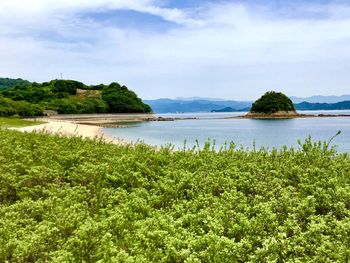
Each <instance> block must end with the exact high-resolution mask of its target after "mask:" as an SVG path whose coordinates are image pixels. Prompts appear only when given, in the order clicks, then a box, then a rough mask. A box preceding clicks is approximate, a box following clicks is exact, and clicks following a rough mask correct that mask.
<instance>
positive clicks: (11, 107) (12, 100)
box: [0, 78, 152, 117]
mask: <svg viewBox="0 0 350 263" xmlns="http://www.w3.org/2000/svg"><path fill="white" fill-rule="evenodd" d="M1 85H2V86H1ZM48 110H49V111H55V112H57V113H60V114H80V113H147V112H151V111H152V110H151V108H150V107H149V106H148V105H147V104H144V103H143V102H142V100H141V99H140V98H139V97H137V95H136V94H135V93H134V92H133V91H131V90H129V89H128V88H127V87H126V86H121V85H120V84H119V83H116V82H114V83H111V84H110V85H103V84H100V85H96V86H87V85H85V84H83V83H81V82H78V81H74V80H52V81H50V82H44V83H41V84H39V83H35V82H34V83H30V82H28V81H23V80H11V79H1V78H0V116H4V117H7V116H12V115H20V116H41V115H44V113H45V111H48Z"/></svg>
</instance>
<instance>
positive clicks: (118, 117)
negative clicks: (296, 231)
mask: <svg viewBox="0 0 350 263" xmlns="http://www.w3.org/2000/svg"><path fill="white" fill-rule="evenodd" d="M337 117H350V114H324V113H322V114H298V115H294V116H284V115H281V116H246V115H240V116H231V117H218V118H215V119H296V118H337ZM200 119H201V118H173V117H172V118H167V117H158V116H156V115H154V114H100V115H99V114H84V115H56V116H50V117H37V118H28V119H27V120H31V121H33V120H36V121H44V122H45V123H44V124H39V125H33V126H26V127H21V128H11V129H13V130H17V131H21V132H44V133H48V134H57V135H62V136H68V137H71V136H76V137H83V138H89V139H102V140H103V141H104V142H106V143H112V144H125V143H128V142H127V141H125V140H123V139H122V138H117V137H112V136H110V135H107V134H106V133H104V132H103V129H104V128H123V127H126V126H127V123H132V122H145V121H175V120H200ZM129 143H130V142H129Z"/></svg>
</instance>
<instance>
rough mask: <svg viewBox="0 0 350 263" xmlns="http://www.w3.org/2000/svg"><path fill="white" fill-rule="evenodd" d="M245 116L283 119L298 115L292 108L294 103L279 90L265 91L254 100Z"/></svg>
mask: <svg viewBox="0 0 350 263" xmlns="http://www.w3.org/2000/svg"><path fill="white" fill-rule="evenodd" d="M244 117H245V118H252V119H271V118H273V119H275V118H278V119H285V118H295V117H300V114H298V113H297V112H296V110H295V108H294V104H293V102H292V101H291V99H289V98H288V97H287V96H286V95H284V94H283V93H281V92H275V91H269V92H266V93H265V94H264V95H263V96H262V97H261V98H260V99H258V100H257V101H255V102H254V103H253V105H252V107H251V109H250V111H249V113H247V114H246V115H245V116H244Z"/></svg>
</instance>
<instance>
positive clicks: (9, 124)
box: [0, 117, 45, 129]
mask: <svg viewBox="0 0 350 263" xmlns="http://www.w3.org/2000/svg"><path fill="white" fill-rule="evenodd" d="M44 123H45V122H44V121H29V120H24V119H19V118H4V117H0V128H3V129H7V128H21V127H26V126H33V125H39V124H44Z"/></svg>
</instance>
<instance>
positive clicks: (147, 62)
mask: <svg viewBox="0 0 350 263" xmlns="http://www.w3.org/2000/svg"><path fill="white" fill-rule="evenodd" d="M118 10H132V11H133V12H136V13H135V14H136V15H135V16H133V17H132V18H131V17H123V19H135V21H134V22H135V23H132V25H133V27H126V26H125V24H124V23H122V22H120V20H118V23H114V24H113V23H110V24H107V25H106V23H103V21H102V20H101V19H99V18H96V17H91V16H90V14H91V12H94V13H99V14H101V16H103V15H105V14H106V12H109V14H112V15H113V14H114V13H113V12H114V11H115V15H116V16H117V15H118V12H117V11H118ZM137 14H140V16H137ZM141 14H148V15H150V16H155V17H159V18H161V20H159V23H162V20H164V21H167V22H170V23H173V24H176V25H177V27H170V26H169V27H168V28H167V24H164V26H165V30H157V29H156V28H154V30H152V29H151V30H145V29H144V27H143V23H145V20H144V18H143V16H142V15H141ZM15 17H20V19H16V18H15ZM121 21H123V20H121ZM157 21H158V20H157ZM348 28H350V6H349V5H347V4H343V3H342V4H339V3H328V4H309V3H308V2H307V1H305V2H304V3H301V4H299V5H289V6H288V8H286V7H272V6H270V5H263V6H262V5H259V4H242V3H233V2H232V1H230V2H229V1H221V2H218V1H215V2H211V3H205V4H202V5H198V6H192V7H191V8H181V7H179V6H177V7H176V8H174V7H167V5H166V2H165V1H146V0H144V1H139V0H138V1H136V0H135V1H130V0H128V1H117V0H114V1H113V0H110V1H108V0H101V1H97V0H91V1H83V0H76V1H68V0H57V1H54V2H53V1H45V0H29V1H25V2H24V1H19V0H11V1H10V0H8V1H6V0H5V1H0V32H1V33H0V56H1V57H2V59H1V60H0V74H1V75H4V76H5V75H6V76H12V77H25V78H28V79H31V80H37V81H44V80H47V79H50V78H54V77H57V76H59V73H60V72H63V74H64V76H65V77H67V78H74V79H79V80H82V81H86V82H89V83H99V82H110V81H120V82H122V83H124V84H126V85H128V86H130V87H131V88H132V89H134V90H136V91H137V92H138V93H139V94H140V95H141V96H143V97H144V98H152V97H153V98H155V97H178V96H197V95H202V96H213V97H226V98H232V99H235V98H236V99H251V98H255V97H258V96H259V95H260V94H261V93H262V92H264V91H266V90H271V89H278V90H282V91H284V92H287V93H288V94H290V95H299V96H304V95H305V96H306V95H311V94H316V93H317V94H331V93H332V94H341V93H345V92H346V91H347V90H348V87H349V86H350V78H349V77H348V73H347V72H346V69H347V68H350V50H349V48H348V46H349V44H350V31H349V30H348Z"/></svg>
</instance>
